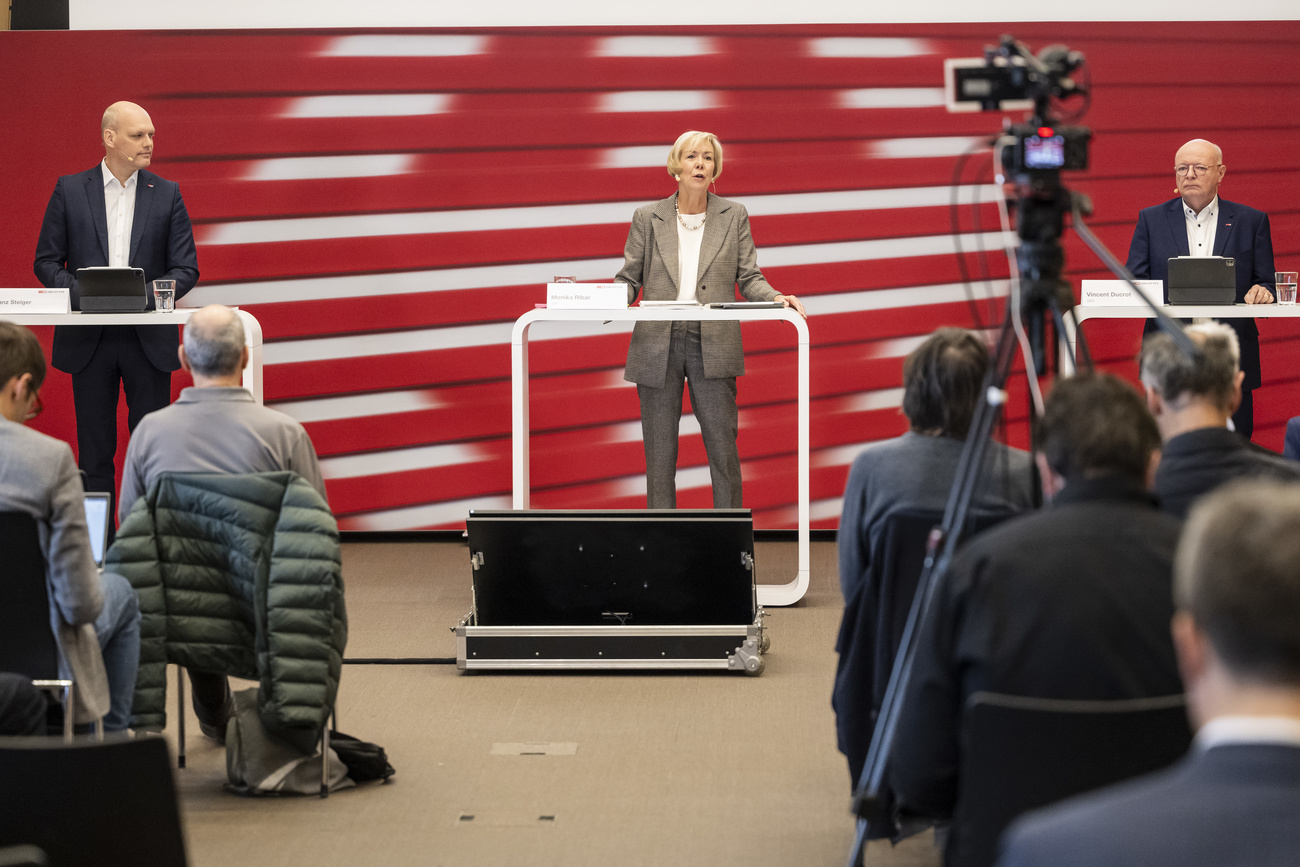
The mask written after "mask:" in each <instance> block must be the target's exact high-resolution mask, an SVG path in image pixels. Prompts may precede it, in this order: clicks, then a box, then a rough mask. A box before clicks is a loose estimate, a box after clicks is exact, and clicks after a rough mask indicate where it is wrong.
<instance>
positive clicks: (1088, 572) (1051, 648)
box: [888, 477, 1183, 864]
mask: <svg viewBox="0 0 1300 867" xmlns="http://www.w3.org/2000/svg"><path fill="white" fill-rule="evenodd" d="M1181 529H1182V522H1180V521H1178V520H1176V519H1174V518H1172V517H1170V516H1169V515H1165V514H1162V513H1161V512H1159V511H1158V510H1157V509H1156V505H1155V500H1154V499H1153V498H1152V497H1151V496H1150V495H1149V494H1147V493H1146V492H1145V491H1143V490H1142V489H1140V488H1139V487H1138V486H1137V485H1135V484H1133V483H1132V482H1129V481H1127V480H1124V479H1120V478H1114V477H1103V478H1098V479H1087V480H1083V481H1075V482H1070V483H1069V484H1068V485H1066V487H1065V488H1064V490H1062V491H1061V493H1059V494H1058V495H1057V496H1056V499H1055V500H1054V501H1053V502H1052V504H1051V505H1050V506H1048V507H1046V508H1044V509H1042V510H1041V511H1038V512H1031V513H1029V514H1026V515H1023V516H1020V517H1017V518H1012V519H1010V520H1008V521H1006V522H1004V523H1002V524H1000V525H999V526H997V527H995V528H993V529H991V530H988V531H986V532H984V533H981V534H980V535H979V536H977V537H975V538H974V539H972V540H971V541H970V542H969V543H967V545H966V546H965V547H964V548H963V549H962V550H961V551H959V552H958V554H957V556H956V558H955V559H954V560H953V564H952V567H951V568H950V570H949V572H948V574H947V576H946V577H945V579H944V580H943V581H942V582H941V583H940V584H939V586H938V588H937V589H936V590H935V594H934V597H933V599H932V602H931V605H930V608H929V610H928V611H927V612H926V618H925V621H924V622H923V624H922V626H921V632H920V635H919V637H918V639H917V649H916V661H915V666H914V668H913V670H912V676H911V679H910V680H909V681H908V683H907V687H906V690H905V692H904V697H903V708H902V712H901V716H900V718H899V721H898V729H897V732H896V734H895V737H894V742H893V749H892V751H891V753H890V760H889V771H888V776H889V786H890V789H891V790H892V791H893V793H894V794H895V795H896V796H897V799H898V802H899V803H900V804H901V805H902V806H903V807H904V808H905V809H906V810H907V811H908V812H911V813H918V814H921V815H925V816H928V817H931V818H947V817H952V818H953V825H952V830H951V831H950V833H949V836H948V843H947V847H946V850H945V859H944V860H945V863H947V864H953V863H961V851H962V850H961V847H962V844H963V840H962V838H961V835H960V834H959V830H960V828H961V827H962V817H963V812H962V805H961V803H960V802H959V801H958V799H957V794H958V791H959V782H958V778H957V775H958V769H959V767H960V765H961V742H962V737H963V735H962V732H963V723H962V713H963V709H964V708H965V707H966V701H967V699H968V698H969V697H970V696H971V695H972V694H973V693H976V692H980V691H982V690H987V691H990V692H1004V693H1009V694H1012V695H1024V696H1032V697H1034V698H1060V699H1085V700H1102V699H1126V698H1149V697H1152V696H1163V695H1172V694H1175V693H1180V692H1182V691H1183V688H1182V680H1181V679H1180V677H1179V675H1178V667H1177V664H1176V662H1175V660H1174V646H1173V639H1172V638H1171V637H1170V634H1169V620H1170V618H1171V617H1172V616H1173V591H1172V583H1173V577H1172V573H1173V556H1174V548H1175V547H1176V545H1177V544H1178V536H1179V533H1180V531H1181Z"/></svg>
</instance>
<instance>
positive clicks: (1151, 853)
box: [998, 743, 1300, 867]
mask: <svg viewBox="0 0 1300 867" xmlns="http://www.w3.org/2000/svg"><path fill="white" fill-rule="evenodd" d="M1297 817H1300V747H1297V746H1290V745H1283V744H1231V743H1224V744H1220V745H1218V746H1214V747H1210V748H1209V749H1198V748H1196V747H1195V746H1193V748H1192V751H1191V752H1190V753H1189V754H1188V756H1187V758H1185V759H1184V760H1183V761H1181V762H1179V763H1178V764H1176V765H1174V766H1173V767H1172V768H1170V769H1169V770H1167V771H1162V772H1160V773H1157V774H1152V775H1150V776H1147V777H1143V778H1141V779H1138V780H1134V781H1132V782H1129V783H1123V784H1121V785H1119V786H1115V787H1113V788H1110V789H1105V790H1102V791H1100V792H1094V793H1091V794H1088V795H1084V796H1082V797H1079V798H1074V799H1071V800H1069V801H1065V802H1063V803H1061V804H1059V805H1056V806H1053V807H1049V808H1047V809H1045V810H1041V811H1037V812H1034V813H1029V814H1027V815H1026V816H1024V817H1022V818H1021V819H1020V820H1018V821H1017V822H1016V824H1014V825H1012V826H1011V828H1010V829H1009V830H1008V831H1007V834H1006V836H1005V837H1004V838H1003V851H1002V860H1001V861H999V862H998V863H999V864H1000V865H1001V867H1139V865H1140V867H1174V865H1177V867H1222V865H1227V864H1242V865H1245V864H1249V865H1251V867H1282V865H1292V864H1295V863H1296V859H1297V853H1300V821H1297Z"/></svg>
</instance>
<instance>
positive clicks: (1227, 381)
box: [1140, 322, 1300, 517]
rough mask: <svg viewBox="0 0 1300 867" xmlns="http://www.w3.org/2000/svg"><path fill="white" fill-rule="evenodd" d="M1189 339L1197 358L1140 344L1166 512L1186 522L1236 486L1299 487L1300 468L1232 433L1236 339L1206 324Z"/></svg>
mask: <svg viewBox="0 0 1300 867" xmlns="http://www.w3.org/2000/svg"><path fill="white" fill-rule="evenodd" d="M1187 336H1188V337H1189V338H1191V341H1192V344H1193V345H1194V346H1195V347H1196V349H1197V354H1196V356H1195V357H1192V356H1189V355H1188V354H1187V353H1186V352H1184V351H1183V350H1181V349H1179V348H1178V345H1177V344H1176V343H1174V340H1173V338H1172V337H1170V336H1169V335H1168V334H1152V335H1151V336H1149V337H1148V338H1147V339H1146V340H1145V341H1143V343H1142V357H1141V360H1140V368H1141V377H1142V386H1143V389H1144V390H1145V392H1146V398H1147V406H1148V407H1149V408H1150V409H1151V414H1152V415H1154V416H1155V419H1156V425H1157V426H1158V427H1159V428H1160V438H1161V440H1163V441H1164V449H1163V453H1162V456H1161V459H1160V467H1159V469H1158V470H1156V481H1155V494H1156V496H1157V497H1158V498H1159V499H1160V505H1161V508H1163V509H1164V510H1165V511H1168V512H1171V513H1173V514H1175V515H1178V516H1179V517H1186V515H1187V511H1188V509H1189V508H1191V505H1192V502H1193V501H1194V500H1195V499H1196V498H1197V497H1199V496H1201V495H1202V494H1205V493H1208V492H1209V491H1212V490H1214V489H1215V488H1217V487H1218V486H1219V485H1221V484H1223V483H1224V482H1227V481H1229V480H1231V479H1235V478H1241V477H1246V476H1272V477H1275V478H1281V479H1300V465H1297V464H1295V463H1293V462H1290V461H1286V460H1284V459H1283V458H1282V457H1280V456H1279V455H1277V454H1276V453H1275V452H1270V451H1268V450H1266V449H1263V448H1260V447H1258V446H1255V445H1252V444H1251V443H1250V442H1249V441H1247V440H1246V439H1244V438H1243V437H1240V436H1238V435H1237V434H1235V433H1233V432H1232V431H1231V430H1229V429H1228V419H1229V418H1230V417H1231V416H1232V414H1233V413H1234V412H1236V410H1237V406H1238V404H1239V403H1240V402H1241V382H1242V379H1243V377H1244V374H1243V373H1242V372H1241V370H1240V367H1239V359H1240V352H1239V350H1238V346H1237V334H1236V332H1234V331H1233V330H1232V329H1231V328H1229V327H1228V326H1227V325H1224V324H1223V323H1221V322H1207V323H1203V324H1198V325H1190V326H1188V328H1187Z"/></svg>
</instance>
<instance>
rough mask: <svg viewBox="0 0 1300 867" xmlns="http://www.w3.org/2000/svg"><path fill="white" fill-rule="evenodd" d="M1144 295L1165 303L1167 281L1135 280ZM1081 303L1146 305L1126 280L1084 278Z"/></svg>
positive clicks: (1154, 301)
mask: <svg viewBox="0 0 1300 867" xmlns="http://www.w3.org/2000/svg"><path fill="white" fill-rule="evenodd" d="M1133 282H1134V283H1136V284H1137V287H1138V288H1139V289H1141V290H1142V295H1145V296H1146V297H1147V298H1150V299H1151V301H1152V303H1153V304H1155V305H1156V306H1160V305H1162V304H1164V303H1165V282H1164V281H1163V280H1135V281H1133ZM1079 303H1080V304H1087V305H1089V306H1103V305H1104V306H1108V307H1146V306H1147V303H1146V301H1144V300H1142V296H1141V295H1138V294H1137V293H1136V292H1134V291H1133V287H1132V286H1130V285H1129V284H1128V281H1126V280H1084V281H1083V287H1082V290H1081V295H1080V299H1079Z"/></svg>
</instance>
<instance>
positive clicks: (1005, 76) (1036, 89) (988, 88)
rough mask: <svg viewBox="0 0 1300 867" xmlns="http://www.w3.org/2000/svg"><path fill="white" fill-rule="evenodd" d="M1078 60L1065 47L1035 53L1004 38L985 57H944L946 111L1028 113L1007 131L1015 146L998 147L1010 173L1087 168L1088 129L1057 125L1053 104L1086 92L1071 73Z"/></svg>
mask: <svg viewBox="0 0 1300 867" xmlns="http://www.w3.org/2000/svg"><path fill="white" fill-rule="evenodd" d="M1083 63H1084V57H1083V54H1082V53H1080V52H1078V51H1071V50H1070V49H1068V48H1066V47H1065V46H1064V45H1050V46H1048V47H1047V48H1044V49H1043V50H1042V51H1040V52H1039V53H1038V54H1037V55H1034V54H1033V53H1032V52H1030V50H1029V49H1028V48H1027V47H1025V45H1023V44H1022V43H1020V42H1017V41H1016V40H1015V39H1013V38H1012V37H1010V36H1003V37H1002V41H1001V42H999V43H998V45H996V46H989V47H987V48H985V49H984V57H961V58H949V59H948V60H945V61H944V81H945V90H946V94H947V104H948V110H949V111H954V112H965V111H1028V112H1030V113H1031V114H1030V117H1029V118H1028V119H1027V121H1026V122H1025V123H1018V124H1013V125H1011V126H1010V127H1008V128H1007V130H1006V134H1007V135H1008V136H1010V137H1012V138H1013V139H1014V140H1015V146H1014V147H1008V148H1006V149H1005V150H1004V151H1003V154H1002V164H1003V167H1004V168H1005V169H1006V170H1007V171H1008V172H1009V173H1011V174H1012V175H1013V176H1016V175H1027V176H1029V177H1031V178H1032V177H1038V178H1041V177H1044V176H1045V175H1046V173H1049V172H1058V171H1062V170H1065V171H1077V170H1082V169H1086V168H1087V167H1088V142H1089V140H1090V139H1091V138H1092V131H1091V130H1089V129H1088V128H1087V127H1076V126H1064V125H1061V124H1060V123H1059V121H1060V117H1059V116H1058V112H1056V111H1055V110H1054V108H1053V104H1054V103H1060V102H1061V101H1063V100H1066V99H1069V98H1070V97H1073V96H1085V97H1086V96H1087V89H1086V88H1085V87H1084V86H1083V85H1081V84H1080V83H1079V81H1078V80H1077V79H1076V78H1075V77H1074V72H1075V71H1076V70H1078V69H1079V68H1080V67H1082V66H1083Z"/></svg>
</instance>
